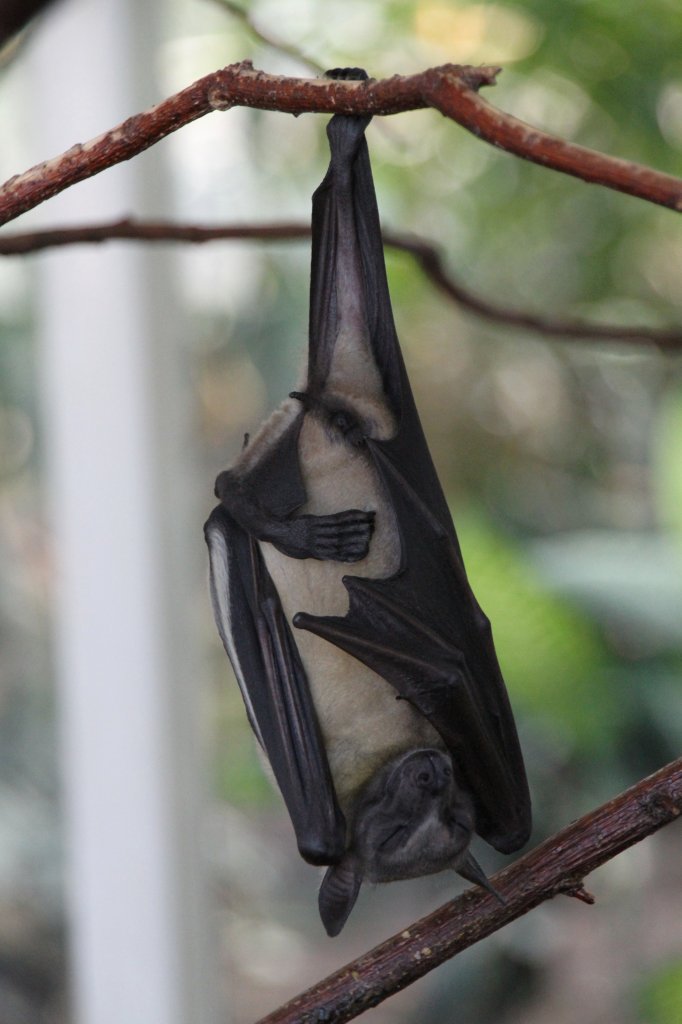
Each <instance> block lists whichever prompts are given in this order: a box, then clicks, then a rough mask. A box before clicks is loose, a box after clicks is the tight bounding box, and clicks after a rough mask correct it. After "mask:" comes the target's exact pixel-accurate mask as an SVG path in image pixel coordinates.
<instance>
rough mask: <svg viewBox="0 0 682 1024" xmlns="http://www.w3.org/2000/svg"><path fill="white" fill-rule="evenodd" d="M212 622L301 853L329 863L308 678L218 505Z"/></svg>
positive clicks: (211, 523)
mask: <svg viewBox="0 0 682 1024" xmlns="http://www.w3.org/2000/svg"><path fill="white" fill-rule="evenodd" d="M205 533H206V540H207V542H208V547H209V554H210V565H211V597H212V601H213V611H214V614H215V619H216V624H217V626H218V631H219V633H220V636H221V639H222V641H223V645H224V647H225V650H226V651H227V654H228V655H229V658H230V661H231V662H232V665H233V668H234V671H235V675H236V677H237V681H238V683H239V687H240V689H241V691H242V696H243V698H244V703H245V705H246V709H247V713H248V716H249V721H250V723H251V726H252V728H253V730H254V732H255V733H256V736H257V737H258V739H259V741H260V743H261V745H262V747H263V749H264V750H265V753H266V754H267V756H268V760H269V761H270V764H271V766H272V770H273V772H274V775H275V778H276V780H277V784H278V786H279V788H280V790H281V792H282V796H283V797H284V801H285V803H286V805H287V809H288V811H289V814H290V817H291V821H292V824H293V826H294V831H295V833H296V840H297V842H298V847H299V850H300V852H301V856H302V857H303V858H304V859H305V860H307V861H309V862H310V863H312V864H333V863H335V862H336V861H338V860H339V859H340V858H341V856H342V854H343V851H344V848H345V837H346V827H345V821H344V817H343V814H342V812H341V810H340V808H339V806H338V803H337V800H336V794H335V791H334V785H333V782H332V777H331V772H330V769H329V763H328V760H327V755H326V751H325V746H324V741H323V739H322V735H321V733H320V729H319V725H318V721H317V716H316V713H315V708H314V704H313V700H312V696H311V693H310V688H309V684H308V679H307V676H306V673H305V669H304V667H303V664H302V663H301V659H300V655H299V653H298V649H297V647H296V644H295V642H294V639H293V636H292V634H291V629H290V627H289V623H288V622H287V620H286V617H285V615H284V611H283V609H282V605H281V602H280V599H279V595H278V594H277V591H276V590H275V587H274V584H273V582H272V579H271V578H270V575H269V573H268V571H267V568H266V566H265V563H264V561H263V557H262V555H261V553H260V549H259V548H258V544H257V542H256V541H254V540H253V539H252V538H251V537H249V535H248V534H247V533H246V532H245V531H244V530H243V529H242V528H241V527H240V526H238V525H237V523H236V522H235V521H234V520H233V519H232V517H231V516H230V515H229V514H228V513H227V512H226V511H225V509H224V508H223V507H222V506H218V508H216V509H214V511H213V513H212V514H211V516H210V517H209V519H208V522H207V523H206V527H205Z"/></svg>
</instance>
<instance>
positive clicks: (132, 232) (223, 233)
mask: <svg viewBox="0 0 682 1024" xmlns="http://www.w3.org/2000/svg"><path fill="white" fill-rule="evenodd" d="M309 237H310V226H309V225H308V224H301V223H297V222H294V221H292V222H283V223H281V224H223V225H216V226H212V227H199V226H198V225H195V224H171V223H167V222H164V221H136V220H132V219H129V218H125V219H123V220H116V221H107V222H105V223H102V224H88V225H86V226H83V227H64V228H47V229H44V230H37V231H27V232H22V233H20V234H19V233H17V234H4V235H3V234H0V255H3V256H20V255H26V254H28V253H34V252H40V251H42V250H43V249H52V248H56V247H58V246H65V245H76V244H86V243H87V244H95V243H101V242H108V241H112V240H114V239H119V240H120V239H127V240H132V241H146V242H191V243H194V244H199V243H204V242H212V241H218V240H222V241H225V240H234V239H242V240H248V239H253V240H259V241H266V242H272V241H292V240H295V239H301V238H309ZM383 237H384V242H385V244H386V245H388V246H390V247H391V248H393V249H397V250H399V251H401V252H406V253H408V254H409V255H410V256H412V257H413V258H414V259H415V260H416V261H417V262H418V263H419V265H420V267H421V269H422V271H423V272H424V274H425V276H426V277H427V279H428V280H429V281H430V282H431V283H432V284H433V285H434V286H435V287H436V288H438V289H439V290H440V291H441V292H442V293H443V294H444V295H445V296H446V298H448V299H449V300H450V301H451V302H454V303H455V304H456V305H457V306H458V307H462V308H464V309H466V310H468V311H469V312H470V313H473V314H474V315H476V316H480V317H482V318H483V319H485V320H489V321H491V322H493V323H496V324H500V325H501V326H502V327H514V328H522V329H523V330H525V331H532V332H533V333H536V334H542V335H545V336H550V337H554V338H559V339H564V340H569V339H571V340H579V339H583V340H585V339H592V340H598V341H615V342H619V343H625V344H647V345H655V346H656V347H657V348H659V349H661V350H665V351H675V350H676V349H680V348H682V330H679V329H677V330H676V329H666V328H663V327H620V326H618V325H617V324H594V323H592V324H591V323H586V322H584V321H579V320H557V319H553V318H551V317H541V316H536V315H534V314H532V313H524V312H520V311H519V310H513V309H508V308H506V307H503V306H497V305H495V304H494V303H491V302H488V301H487V300H486V299H483V298H481V297H480V296H479V295H476V294H475V293H474V292H472V291H470V290H469V289H468V288H465V287H464V285H462V284H460V282H459V281H458V280H457V279H456V278H455V277H454V276H453V275H452V274H451V273H450V272H449V271H448V270H446V268H445V264H444V260H443V256H442V254H441V253H440V252H439V250H438V248H437V247H436V246H435V245H433V244H431V243H430V242H427V241H426V240H425V239H422V238H418V237H416V236H413V235H403V234H399V233H397V232H394V231H384V233H383Z"/></svg>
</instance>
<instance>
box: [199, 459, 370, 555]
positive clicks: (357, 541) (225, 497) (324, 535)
mask: <svg viewBox="0 0 682 1024" xmlns="http://www.w3.org/2000/svg"><path fill="white" fill-rule="evenodd" d="M215 493H216V497H217V498H219V499H220V502H221V504H222V506H223V508H224V509H225V510H226V511H227V512H228V513H229V514H230V515H231V516H232V518H233V519H234V520H235V521H236V522H237V523H238V524H239V525H240V526H241V527H242V529H243V530H245V531H246V532H247V533H248V534H249V535H250V536H252V537H255V538H256V539H257V540H261V541H268V542H269V543H270V544H273V545H274V546H275V547H276V548H277V549H278V551H281V552H282V553H283V554H285V555H288V556H289V557H290V558H316V559H318V560H321V561H334V562H358V561H360V559H362V558H365V556H366V555H367V552H368V550H369V541H370V537H371V535H372V529H373V527H374V512H371V511H370V512H365V511H363V510H361V509H346V510H344V511H342V512H335V513H334V514H332V515H328V516H311V515H302V516H293V517H292V516H289V517H282V516H277V515H275V514H274V513H273V512H270V511H269V510H268V509H266V508H264V507H263V505H261V503H260V502H259V501H258V500H257V498H256V497H255V495H254V494H253V493H252V492H251V490H250V488H249V487H248V484H247V483H245V481H244V480H243V479H241V478H240V477H239V476H238V475H237V474H236V473H234V472H232V471H231V470H229V469H228V470H225V471H224V472H223V473H221V474H220V475H219V477H218V479H217V480H216V486H215Z"/></svg>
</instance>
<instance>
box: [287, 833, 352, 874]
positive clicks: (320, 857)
mask: <svg viewBox="0 0 682 1024" xmlns="http://www.w3.org/2000/svg"><path fill="white" fill-rule="evenodd" d="M298 852H299V853H300V855H301V857H302V858H303V860H304V861H306V862H307V863H308V864H313V865H315V867H323V866H325V865H328V864H337V863H338V862H339V861H340V860H341V858H342V857H343V854H344V852H345V842H344V840H343V839H342V838H341V837H334V838H332V839H327V838H321V837H320V836H305V837H304V838H302V839H301V840H300V841H299V843H298Z"/></svg>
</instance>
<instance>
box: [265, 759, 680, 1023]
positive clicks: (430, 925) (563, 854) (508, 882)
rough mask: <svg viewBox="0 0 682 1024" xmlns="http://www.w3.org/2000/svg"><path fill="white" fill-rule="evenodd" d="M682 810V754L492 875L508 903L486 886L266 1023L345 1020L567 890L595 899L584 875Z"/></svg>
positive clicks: (395, 938) (585, 899) (338, 974)
mask: <svg viewBox="0 0 682 1024" xmlns="http://www.w3.org/2000/svg"><path fill="white" fill-rule="evenodd" d="M680 813H682V758H680V759H679V760H677V761H674V762H673V763H672V764H669V765H667V766H666V767H665V768H662V769H661V770H660V771H658V772H656V774H655V775H651V776H649V778H647V779H643V780H642V781H641V782H638V783H637V785H635V786H632V788H631V789H628V790H626V792H625V793H621V794H620V796H617V797H615V799H613V800H611V801H609V802H608V803H606V804H604V805H603V806H601V807H598V808H597V810H595V811H592V812H591V813H590V814H586V815H585V816H584V817H583V818H580V819H579V820H578V821H576V822H573V824H571V825H569V826H568V827H567V828H565V829H563V830H562V831H561V832H558V833H557V834H556V835H555V836H553V837H552V838H551V839H548V840H546V842H544V843H542V844H541V845H540V846H537V847H536V848H535V849H534V850H531V852H530V853H528V854H526V856H525V857H522V858H521V859H520V860H518V861H517V862H516V863H515V864H513V865H512V866H511V867H509V868H506V870H504V871H501V872H500V873H499V874H497V875H496V876H495V877H494V878H493V880H492V881H493V884H494V885H495V887H496V889H498V890H499V891H500V892H501V893H502V894H503V896H504V898H505V900H506V903H505V905H504V906H501V905H500V904H499V903H498V902H497V901H496V900H495V898H494V897H492V896H490V895H489V894H488V893H485V892H483V890H481V889H476V890H473V889H472V890H469V891H468V892H465V893H464V894H463V895H462V896H460V897H459V898H458V899H456V900H453V901H452V902H450V903H446V904H445V906H443V907H441V908H440V909H439V910H436V911H435V912H434V913H432V914H429V916H428V917H425V918H422V920H421V921H417V923H416V924H414V925H410V926H409V928H406V929H405V931H403V932H401V933H400V934H399V935H394V936H393V938H391V939H388V940H387V941H386V942H383V943H382V944H381V945H380V946H376V947H375V948H374V949H373V950H371V951H370V952H369V953H366V954H365V955H364V956H361V957H360V958H359V959H358V960H354V961H353V962H352V963H350V964H348V965H347V966H346V967H343V968H341V970H340V971H337V972H336V973H335V974H332V975H330V976H329V977H328V978H326V979H325V980H324V981H321V982H320V983H319V984H318V985H315V986H314V987H313V988H311V989H309V990H308V991H307V992H304V993H302V994H301V995H300V996H298V997H297V998H296V999H293V1000H292V1001H291V1002H290V1003H287V1004H286V1006H283V1007H281V1008H280V1009H278V1010H275V1012H274V1013H271V1014H270V1015H269V1016H267V1017H264V1018H263V1020H262V1021H260V1022H259V1024H313V1022H317V1021H321V1020H323V1021H325V1022H327V1024H342V1022H343V1021H348V1020H352V1019H353V1018H354V1017H357V1016H358V1014H360V1013H363V1012H364V1011H365V1010H368V1009H370V1008H371V1007H372V1006H376V1005H377V1004H378V1003H380V1002H382V1001H383V1000H384V999H386V998H387V997H388V996H390V995H393V994H394V993H395V992H398V991H400V990H401V989H403V988H405V987H406V986H407V985H409V984H411V983H412V982H413V981H416V980H417V978H420V977H422V976H423V975H424V974H426V973H427V972H428V971H431V970H433V968H434V967H437V966H438V965H439V964H441V963H443V962H444V961H445V960H447V959H449V958H450V957H452V956H454V955H455V954H456V953H459V952H460V951H461V950H463V949H466V948H467V947H468V946H471V945H473V944H474V943H475V942H478V941H479V940H480V939H483V938H485V937H486V936H487V935H490V934H491V933H492V932H494V931H497V930H498V929H499V928H501V927H502V926H503V925H505V924H507V923H508V922H509V921H513V920H515V918H517V917H521V916H522V915H523V914H526V913H527V912H528V911H529V910H532V909H533V908H534V907H536V906H538V904H540V903H542V902H544V901H545V900H548V899H551V898H552V897H553V896H556V895H558V894H560V893H564V894H566V895H568V896H575V897H577V898H578V899H581V900H582V901H583V902H586V903H591V902H593V897H591V896H590V894H589V893H587V892H586V891H585V890H584V889H583V887H582V880H583V878H584V877H585V875H588V874H589V873H590V872H591V871H594V869H595V868H598V867H599V866H600V865H601V864H605V863H606V861H608V860H611V859H612V858H613V857H615V856H616V855H617V854H619V853H621V852H622V851H623V850H625V849H627V847H629V846H632V845H633V844H634V843H637V842H639V841H640V840H641V839H644V838H645V837H646V836H648V835H650V834H651V833H652V832H655V831H657V830H658V829H659V828H662V827H663V826H664V825H667V824H669V822H671V821H673V820H674V819H675V818H677V817H678V816H679V815H680Z"/></svg>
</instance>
